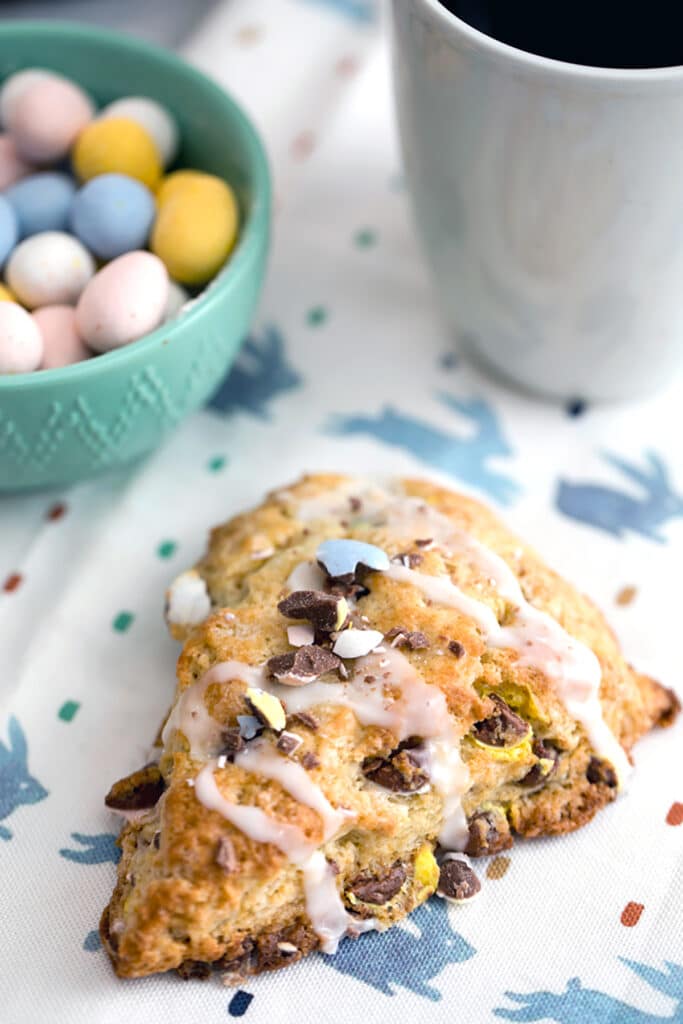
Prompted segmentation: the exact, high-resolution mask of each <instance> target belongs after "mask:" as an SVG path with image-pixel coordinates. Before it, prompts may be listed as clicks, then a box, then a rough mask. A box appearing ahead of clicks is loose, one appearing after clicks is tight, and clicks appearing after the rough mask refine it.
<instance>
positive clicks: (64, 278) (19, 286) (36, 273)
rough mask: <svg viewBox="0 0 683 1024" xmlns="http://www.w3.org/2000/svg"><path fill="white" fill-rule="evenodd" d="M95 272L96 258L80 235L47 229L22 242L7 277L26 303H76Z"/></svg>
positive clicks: (8, 266)
mask: <svg viewBox="0 0 683 1024" xmlns="http://www.w3.org/2000/svg"><path fill="white" fill-rule="evenodd" d="M94 273H95V262H94V260H93V258H92V256H91V255H90V253H89V252H88V250H87V249H86V248H85V247H84V246H83V245H81V243H80V242H79V241H78V239H77V238H73V237H72V236H71V235H67V234H65V233H64V232H63V231H43V232H41V233H40V234H39V235H32V236H31V238H27V239H25V240H24V241H23V242H20V243H19V245H18V246H17V247H16V249H15V250H14V252H13V253H12V255H11V256H10V258H9V260H8V261H7V269H6V271H5V277H6V279H7V283H8V285H9V286H10V288H11V289H12V291H13V292H14V294H15V295H16V296H17V298H18V299H19V301H20V302H21V303H22V305H24V306H27V307H28V309H35V308H36V306H61V305H67V306H68V305H73V304H74V303H75V302H77V300H78V297H79V295H80V294H81V292H82V291H83V289H84V288H85V286H86V284H87V283H88V281H89V280H90V278H91V277H92V276H93V274H94Z"/></svg>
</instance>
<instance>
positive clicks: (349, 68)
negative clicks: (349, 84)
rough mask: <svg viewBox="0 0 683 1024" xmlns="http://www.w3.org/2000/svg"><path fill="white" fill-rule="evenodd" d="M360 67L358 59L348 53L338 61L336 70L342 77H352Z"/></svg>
mask: <svg viewBox="0 0 683 1024" xmlns="http://www.w3.org/2000/svg"><path fill="white" fill-rule="evenodd" d="M359 67H360V65H359V63H358V59H357V58H356V57H352V56H351V54H348V55H347V56H346V57H342V58H341V59H340V60H338V61H337V63H336V64H335V67H334V70H335V71H336V73H337V74H338V75H339V77H340V78H351V76H352V75H355V74H356V72H357V71H358V68H359Z"/></svg>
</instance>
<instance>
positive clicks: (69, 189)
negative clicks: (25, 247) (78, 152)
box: [5, 171, 76, 238]
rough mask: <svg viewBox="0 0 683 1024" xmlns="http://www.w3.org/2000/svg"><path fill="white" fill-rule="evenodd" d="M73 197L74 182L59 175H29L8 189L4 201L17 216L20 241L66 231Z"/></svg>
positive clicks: (55, 173) (49, 173)
mask: <svg viewBox="0 0 683 1024" xmlns="http://www.w3.org/2000/svg"><path fill="white" fill-rule="evenodd" d="M75 194H76V186H75V184H74V182H73V179H72V178H70V177H69V175H68V174H60V173H59V171H42V172H40V173H39V174H31V175H29V177H28V178H24V179H23V181H19V182H17V184H16V185H12V187H11V188H8V189H7V191H6V192H5V198H6V199H7V201H8V202H9V203H10V204H11V206H12V208H13V210H14V212H15V213H16V215H17V221H18V222H19V237H20V238H28V236H29V235H37V234H38V233H39V232H41V231H61V230H62V229H64V228H66V226H67V224H68V221H69V210H70V209H71V202H72V200H73V197H74V195H75Z"/></svg>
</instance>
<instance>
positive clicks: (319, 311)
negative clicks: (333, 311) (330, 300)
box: [306, 306, 328, 327]
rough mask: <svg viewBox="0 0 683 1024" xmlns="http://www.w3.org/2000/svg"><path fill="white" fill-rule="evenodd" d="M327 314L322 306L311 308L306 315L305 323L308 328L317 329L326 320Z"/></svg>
mask: <svg viewBox="0 0 683 1024" xmlns="http://www.w3.org/2000/svg"><path fill="white" fill-rule="evenodd" d="M327 317H328V312H327V310H326V309H325V307H324V306H312V307H311V309H309V311H308V313H307V314H306V323H307V324H308V326H309V327H319V326H320V324H324V323H325V321H326V320H327Z"/></svg>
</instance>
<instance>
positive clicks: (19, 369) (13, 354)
mask: <svg viewBox="0 0 683 1024" xmlns="http://www.w3.org/2000/svg"><path fill="white" fill-rule="evenodd" d="M42 358H43V337H42V335H41V333H40V331H39V329H38V325H37V324H36V322H35V320H34V319H33V317H32V316H31V314H30V313H27V312H26V310H25V309H22V307H21V306H18V305H17V304H16V302H0V374H5V373H31V371H32V370H37V369H38V367H39V366H40V362H41V359H42Z"/></svg>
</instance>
